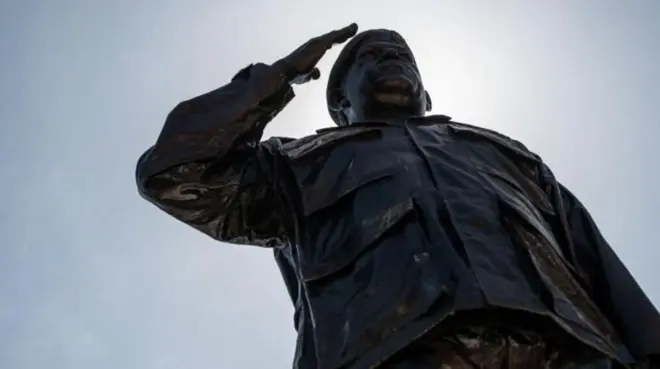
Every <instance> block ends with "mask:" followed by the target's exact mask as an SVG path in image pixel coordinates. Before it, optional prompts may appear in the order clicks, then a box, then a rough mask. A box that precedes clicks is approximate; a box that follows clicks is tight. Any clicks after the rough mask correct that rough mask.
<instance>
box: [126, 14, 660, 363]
mask: <svg viewBox="0 0 660 369" xmlns="http://www.w3.org/2000/svg"><path fill="white" fill-rule="evenodd" d="M356 33H357V25H355V24H352V25H349V26H347V27H345V28H342V29H339V30H336V31H332V32H329V33H327V34H324V35H321V36H319V37H315V38H312V39H311V40H309V41H308V42H306V43H304V44H303V45H302V46H300V47H299V48H297V49H296V50H294V51H293V52H292V53H290V54H289V55H288V56H286V57H284V58H282V59H280V60H278V61H276V62H274V63H272V64H270V65H269V64H264V63H257V64H253V65H249V66H248V67H246V68H244V69H243V70H241V71H240V72H238V73H237V74H236V76H235V77H234V78H233V79H232V80H231V82H230V83H229V84H227V85H225V86H222V87H220V88H218V89H217V90H214V91H211V92H208V93H206V94H203V95H201V96H198V97H195V98H193V99H190V100H187V101H184V102H181V103H180V104H178V105H177V106H176V107H175V108H174V109H173V110H172V111H171V112H170V114H169V115H168V116H167V119H166V121H165V126H164V127H163V130H162V132H161V134H160V136H159V137H158V139H157V140H156V143H155V144H154V145H153V146H152V147H151V148H149V149H148V150H147V151H146V152H145V153H144V154H143V155H142V157H141V158H140V159H139V162H138V164H137V171H136V177H137V185H138V189H139V192H140V194H141V195H142V196H143V197H144V198H146V199H147V200H148V201H150V202H152V203H153V204H155V205H156V206H158V207H159V208H160V209H162V210H163V211H164V212H166V213H168V214H170V215H171V216H173V217H175V218H177V219H179V220H181V221H182V222H184V223H186V224H188V225H190V226H192V227H194V228H196V229H198V230H199V231H201V232H203V233H205V234H207V235H209V236H210V237H212V238H214V239H216V240H218V241H223V242H229V243H235V244H244V245H253V246H262V247H266V248H271V249H273V251H274V253H275V259H276V261H277V263H278V266H279V267H280V269H281V271H282V275H283V277H284V280H285V282H286V285H287V287H288V290H289V294H290V295H291V298H292V301H293V304H294V306H295V315H294V321H295V328H296V330H297V331H298V335H299V339H298V346H297V349H296V356H295V360H294V367H296V368H301V369H311V368H318V369H339V368H343V369H366V368H392V369H404V368H511V369H515V368H548V369H550V368H569V367H570V368H575V367H584V368H610V367H617V366H618V367H637V368H643V367H644V368H646V367H655V368H657V367H658V365H659V363H658V356H659V355H660V315H659V314H658V311H657V310H656V308H655V307H654V306H653V305H652V304H651V302H650V301H649V299H648V298H647V296H646V295H645V294H644V292H643V291H642V289H641V288H640V287H639V286H638V285H637V283H636V282H635V280H634V278H633V277H632V276H631V274H630V273H629V272H628V271H627V269H626V268H625V266H624V265H623V264H622V263H621V261H620V260H619V258H618V257H617V256H616V254H615V253H614V251H613V250H612V248H611V247H610V246H609V244H608V243H607V242H606V240H605V239H604V238H603V236H602V235H601V233H600V232H599V230H598V228H597V226H596V224H595V223H594V221H593V220H592V218H591V216H590V215H589V213H588V211H587V210H586V209H585V208H584V206H583V205H582V204H581V203H580V201H579V200H578V199H577V198H576V197H575V196H574V195H573V194H572V193H571V192H570V191H569V190H568V189H566V188H565V187H564V186H563V185H561V184H560V183H559V182H558V181H557V179H556V178H555V176H554V175H553V174H552V172H551V171H550V169H549V168H548V166H547V165H546V164H545V163H544V162H543V160H542V159H541V158H540V157H539V156H538V155H536V154H535V153H533V152H531V151H529V150H528V149H527V148H526V147H525V146H524V145H523V144H522V143H520V142H518V141H516V140H514V139H512V138H509V137H507V136H505V135H502V134H499V133H497V132H494V131H491V130H488V129H484V128H480V127H477V126H473V125H468V124H464V123H458V122H455V121H453V120H451V118H449V117H448V116H444V115H426V114H427V113H428V112H429V111H430V110H431V97H430V94H429V93H428V92H427V91H426V89H425V87H424V84H423V83H422V78H421V74H420V70H419V67H418V65H417V61H416V60H415V58H414V55H413V52H412V50H411V48H410V47H409V45H408V44H407V43H406V41H405V40H404V39H403V37H401V35H399V34H398V33H397V32H395V31H391V30H386V29H378V30H369V31H366V32H362V33H360V34H358V35H357V36H355V35H356ZM353 36H355V37H353ZM351 38H352V40H351V41H350V42H349V43H348V44H347V45H346V46H345V47H344V49H343V50H342V51H341V54H340V56H339V58H338V60H337V62H336V63H335V65H334V67H333V68H332V71H331V72H330V75H329V79H328V87H327V94H326V99H327V105H328V112H329V113H330V116H331V118H332V119H333V120H334V122H335V123H336V127H332V128H326V129H322V130H319V131H318V132H317V133H316V134H314V135H311V136H308V137H303V138H299V139H293V138H284V137H273V138H270V139H267V140H262V134H263V130H264V127H265V126H266V125H267V124H268V122H270V121H271V120H272V119H273V118H274V117H275V116H276V115H277V113H279V112H280V111H281V110H282V109H283V108H284V107H285V106H286V105H287V103H288V102H289V101H291V99H292V98H293V97H294V92H293V88H292V85H295V84H302V83H307V82H310V81H313V80H315V79H318V78H319V76H320V71H319V70H318V69H317V68H316V65H317V63H318V61H319V60H320V59H321V57H323V55H324V54H325V52H326V51H327V50H328V49H329V48H330V47H332V46H333V45H336V44H340V43H343V42H345V41H347V40H349V39H351ZM246 268H249V266H246ZM264 306H266V305H264Z"/></svg>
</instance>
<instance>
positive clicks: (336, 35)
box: [331, 23, 358, 44]
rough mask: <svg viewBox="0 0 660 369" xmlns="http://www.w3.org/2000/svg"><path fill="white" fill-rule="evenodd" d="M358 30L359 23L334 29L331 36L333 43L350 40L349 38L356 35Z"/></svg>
mask: <svg viewBox="0 0 660 369" xmlns="http://www.w3.org/2000/svg"><path fill="white" fill-rule="evenodd" d="M357 30H358V25H357V23H351V24H349V25H348V26H346V27H344V28H341V29H338V30H336V31H333V32H332V33H331V35H332V36H331V38H332V43H334V44H341V43H343V42H345V41H346V40H348V39H349V38H351V37H353V36H355V34H356V33H357Z"/></svg>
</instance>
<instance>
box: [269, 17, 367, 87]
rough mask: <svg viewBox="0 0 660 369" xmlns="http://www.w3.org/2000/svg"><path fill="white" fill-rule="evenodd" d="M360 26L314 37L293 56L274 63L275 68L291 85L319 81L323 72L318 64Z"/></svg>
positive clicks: (347, 27) (353, 34)
mask: <svg viewBox="0 0 660 369" xmlns="http://www.w3.org/2000/svg"><path fill="white" fill-rule="evenodd" d="M357 30H358V26H357V24H355V23H352V24H350V25H348V26H346V27H344V28H341V29H338V30H334V31H331V32H328V33H326V34H324V35H321V36H318V37H314V38H312V39H311V40H309V41H307V42H305V43H304V44H303V45H302V46H300V47H299V48H297V49H296V50H295V51H294V52H292V53H291V54H289V55H287V56H285V57H284V58H282V59H280V60H278V61H276V62H275V63H273V67H275V68H277V69H279V70H280V71H281V72H282V74H284V75H285V76H286V77H287V79H288V81H289V83H293V84H303V83H307V82H309V81H311V80H315V79H318V78H319V77H320V76H321V72H320V71H319V69H318V68H316V64H317V63H318V62H319V60H321V58H322V57H323V55H325V53H326V51H328V50H329V49H330V48H331V47H332V46H334V45H338V44H341V43H344V42H345V41H346V40H348V39H349V38H351V37H353V36H355V34H356V33H357Z"/></svg>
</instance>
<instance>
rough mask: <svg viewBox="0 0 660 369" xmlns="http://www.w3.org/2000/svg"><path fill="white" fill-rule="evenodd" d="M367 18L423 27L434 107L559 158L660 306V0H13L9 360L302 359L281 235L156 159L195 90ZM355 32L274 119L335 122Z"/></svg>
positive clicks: (4, 29) (6, 219)
mask: <svg viewBox="0 0 660 369" xmlns="http://www.w3.org/2000/svg"><path fill="white" fill-rule="evenodd" d="M351 22H357V23H358V24H359V26H360V27H361V29H362V30H365V29H369V28H390V29H394V30H397V31H398V32H399V33H401V34H402V35H403V36H404V37H405V38H406V39H407V40H408V42H409V44H410V46H411V47H412V49H413V50H414V51H415V55H416V58H417V60H418V62H419V66H420V69H421V72H422V76H423V78H424V81H425V84H426V87H427V89H428V90H429V91H430V93H431V96H432V98H433V102H434V111H433V113H435V114H446V115H449V116H452V117H453V118H454V119H455V120H456V121H459V122H464V123H470V124H474V125H478V126H483V127H487V128H491V129H495V130H497V131H500V132H502V133H504V134H507V135H509V136H511V137H513V138H516V139H518V140H520V141H522V142H523V143H525V145H527V146H528V147H529V148H530V149H531V150H533V151H535V152H536V153H538V154H539V155H541V156H542V157H543V158H544V160H545V161H546V162H547V163H548V164H549V165H550V167H551V168H552V169H553V171H554V173H555V175H556V176H557V177H558V179H559V180H560V181H561V182H562V183H564V184H565V185H566V186H567V187H568V188H570V189H571V190H572V191H573V192H574V193H575V194H576V195H577V196H578V197H579V198H580V199H581V200H582V202H583V203H584V204H585V205H586V207H587V208H588V209H589V210H590V212H591V213H592V215H593V217H594V218H595V220H596V222H597V223H598V225H599V227H600V229H601V231H602V232H603V234H604V235H605V237H606V238H607V239H608V240H609V242H610V243H611V244H612V247H613V248H614V249H615V250H616V252H617V253H618V254H619V256H620V257H621V259H622V260H623V261H624V263H625V264H626V265H627V266H628V267H629V269H630V270H631V272H632V273H633V275H634V276H635V277H636V278H637V280H638V281H639V283H640V284H641V286H642V287H643V288H644V290H645V291H646V292H647V294H648V295H649V296H650V298H651V299H652V300H653V301H654V302H655V304H656V305H660V287H658V284H657V283H653V281H654V280H655V281H657V280H658V278H659V275H660V272H658V268H659V263H658V262H660V248H659V247H658V240H659V239H660V222H659V221H658V215H657V211H658V210H657V209H658V208H660V196H659V195H658V188H660V174H659V173H658V170H657V169H656V168H657V163H658V160H659V159H660V146H658V145H657V140H658V138H659V137H660V128H659V125H658V123H659V122H658V119H659V118H658V117H659V116H660V72H659V71H658V66H659V65H660V2H658V1H653V0H647V1H644V0H639V1H619V0H591V1H588V0H582V1H553V2H549V1H548V2H539V1H531V0H530V1H511V0H502V1H497V2H495V1H490V0H474V1H469V2H467V1H439V0H435V1H434V0H407V1H401V2H396V1H366V0H364V1H351V0H334V1H311V0H306V1H297V0H281V1H279V2H273V1H267V0H241V1H227V0H216V1H210V0H160V1H147V0H131V1H129V0H113V1H110V0H107V1H98V0H96V1H95V0H58V1H45V0H42V1H38V0H1V1H0V117H2V121H1V122H0V157H2V159H3V160H2V163H1V164H0V179H1V180H0V194H1V196H2V197H1V198H2V200H1V201H2V203H3V206H2V207H0V368H4V369H40V368H48V369H78V368H95V369H110V368H112V369H116V368H122V369H138V368H140V369H181V368H196V369H205V368H209V369H210V368H237V369H238V368H246V369H256V368H263V367H268V368H287V367H290V365H291V360H292V356H293V348H294V343H295V342H294V339H295V334H294V327H293V308H292V306H291V302H290V300H289V297H288V295H287V292H286V290H285V288H284V284H283V282H282V281H281V280H280V276H279V272H278V270H277V269H276V266H275V263H274V261H273V260H272V253H271V252H270V251H269V250H265V249H258V248H251V247H247V246H246V247H242V246H231V245H227V244H222V243H218V242H215V241H213V240H211V239H210V238H208V237H207V236H204V235H202V234H200V233H198V232H197V231H195V230H193V229H192V228H190V227H188V226H186V225H184V224H182V223H179V222H178V221H176V220H174V219H171V218H170V217H168V216H166V215H165V214H164V213H161V212H160V211H159V210H157V209H156V208H155V207H154V206H152V205H150V204H149V203H147V202H146V201H144V200H142V199H141V198H140V197H139V196H138V194H137V191H136V187H135V182H134V168H135V163H136V160H137V158H138V156H139V155H140V154H141V153H142V152H143V151H144V150H145V149H147V148H148V147H149V146H150V145H151V144H153V142H154V141H155V139H156V137H157V135H158V133H159V132H160V129H161V127H162V124H163V122H164V119H165V116H166V115H167V113H168V112H169V111H170V109H171V108H173V107H174V106H175V105H176V104H177V103H178V102H180V101H182V100H186V99H188V98H191V97H193V96H196V95H199V94H201V93H204V92H206V91H209V90H212V89H215V88H217V87H219V86H221V85H223V84H225V83H227V82H228V81H229V79H230V78H231V77H232V76H233V75H234V74H235V73H236V72H237V71H238V70H239V69H241V68H243V67H244V66H246V65H248V64H250V63H254V62H264V63H271V62H273V61H275V60H277V59H278V58H279V57H281V56H284V55H286V54H287V53H289V52H290V51H292V50H293V49H295V48H296V47H298V46H299V44H301V43H302V42H304V41H306V40H307V39H309V38H311V37H314V36H316V35H319V34H322V33H325V32H327V31H329V30H332V29H335V28H340V27H343V26H345V25H348V24H350V23H351ZM338 51H339V48H335V49H332V50H331V51H330V52H329V53H328V54H327V55H326V57H325V58H324V59H323V60H322V61H321V63H320V64H319V67H320V69H321V72H322V73H323V74H324V75H323V76H322V77H321V79H320V80H319V81H316V82H313V83H311V84H309V85H305V86H301V87H296V94H297V97H296V98H295V99H294V101H292V102H291V104H290V105H289V106H288V107H287V108H286V109H285V110H284V111H283V112H282V113H281V114H280V115H279V116H278V117H277V118H276V119H275V120H274V121H273V122H272V123H271V124H270V125H269V126H268V128H267V132H266V136H265V137H268V136H272V135H278V136H290V137H300V136H303V135H307V134H310V133H312V132H314V130H315V129H318V128H321V127H327V126H330V125H332V122H331V120H330V118H329V117H328V116H327V113H326V110H325V106H324V104H325V99H324V96H325V95H324V91H325V82H326V77H327V72H328V70H329V68H330V66H331V64H332V62H333V61H334V58H335V57H336V55H337V53H338ZM654 158H655V159H654Z"/></svg>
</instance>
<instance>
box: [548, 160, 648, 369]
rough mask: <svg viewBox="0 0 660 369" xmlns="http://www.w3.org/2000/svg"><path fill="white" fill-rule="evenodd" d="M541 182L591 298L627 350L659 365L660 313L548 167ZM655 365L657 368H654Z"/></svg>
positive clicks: (640, 360) (576, 201)
mask: <svg viewBox="0 0 660 369" xmlns="http://www.w3.org/2000/svg"><path fill="white" fill-rule="evenodd" d="M543 172H544V173H543V175H542V177H543V183H544V185H545V186H546V188H547V189H548V194H549V195H550V197H551V198H552V200H553V202H554V203H555V208H556V210H557V212H558V215H559V217H558V218H559V219H558V223H559V224H560V225H561V228H562V229H563V230H562V233H564V234H565V237H566V243H567V246H569V247H567V248H566V249H565V251H567V252H569V253H570V254H571V259H573V262H574V263H575V264H576V266H577V267H578V269H579V270H580V271H581V273H583V275H584V276H585V277H586V278H587V280H588V281H589V283H588V284H589V285H590V287H589V290H590V294H591V298H592V299H593V300H594V302H595V303H596V305H597V306H598V307H599V308H600V309H601V311H602V312H603V313H604V314H605V315H606V316H607V317H608V319H609V320H610V321H611V322H612V324H613V325H614V327H615V328H616V330H617V331H618V333H619V335H620V336H621V337H622V339H623V341H624V343H625V344H626V346H627V347H628V349H629V350H630V352H631V354H632V355H633V356H634V357H635V358H636V359H637V360H639V362H640V363H642V362H646V363H648V362H650V363H652V364H651V366H650V367H651V368H660V362H658V359H660V314H659V313H658V310H657V309H656V308H655V307H654V306H653V304H652V303H651V301H650V300H649V298H648V297H647V296H646V294H645V293H644V291H643V290H642V289H641V287H640V286H639V285H638V284H637V282H636V281H635V279H634V277H633V276H632V275H631V274H630V272H629V271H628V269H627V268H626V267H625V265H624V264H623V262H622V261H621V260H620V259H619V257H618V256H617V255H616V253H615V252H614V250H613V249H612V247H611V246H610V245H609V243H608V242H607V241H606V240H605V238H604V237H603V235H602V234H601V232H600V230H599V229H598V226H597V225H596V223H595V222H594V220H593V218H592V217H591V215H590V213H589V211H587V209H586V208H585V206H584V205H583V204H582V202H580V200H578V198H577V197H576V196H575V195H574V194H573V193H572V192H571V191H569V190H568V189H567V188H566V187H565V186H563V185H562V184H560V183H558V182H557V181H556V180H555V179H554V176H553V175H552V173H551V172H550V169H549V168H547V167H546V166H543ZM654 365H655V366H654Z"/></svg>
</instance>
